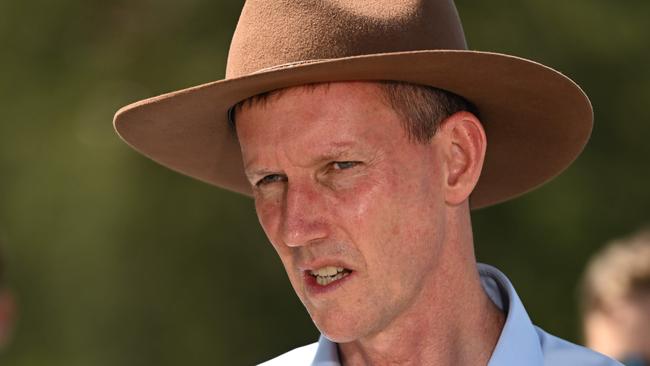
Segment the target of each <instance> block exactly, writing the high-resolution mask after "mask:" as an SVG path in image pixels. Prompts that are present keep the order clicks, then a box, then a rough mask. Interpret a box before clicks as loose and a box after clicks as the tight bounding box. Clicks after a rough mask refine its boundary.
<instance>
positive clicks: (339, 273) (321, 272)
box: [309, 266, 352, 286]
mask: <svg viewBox="0 0 650 366" xmlns="http://www.w3.org/2000/svg"><path fill="white" fill-rule="evenodd" d="M350 272H352V271H350V270H349V269H346V268H343V267H332V266H327V267H322V268H318V269H314V270H311V271H309V274H310V275H312V276H313V277H314V278H315V279H316V283H318V284H319V285H321V286H327V285H329V284H330V283H332V282H334V281H338V280H340V279H341V278H343V277H345V276H347V275H349V274H350Z"/></svg>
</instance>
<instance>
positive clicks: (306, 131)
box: [236, 82, 403, 155]
mask: <svg viewBox="0 0 650 366" xmlns="http://www.w3.org/2000/svg"><path fill="white" fill-rule="evenodd" d="M236 121H237V122H236V123H237V135H238V137H239V140H240V144H241V146H242V152H243V153H244V155H246V152H247V150H251V149H254V150H258V149H260V148H262V147H265V146H266V147H269V148H271V147H274V146H275V147H277V146H279V145H280V144H286V143H288V142H289V141H292V142H295V143H296V144H298V145H300V144H299V143H300V142H301V141H302V142H304V143H305V144H307V145H308V146H302V147H301V146H297V147H300V148H302V149H303V150H306V149H308V148H309V147H313V145H318V144H321V143H322V144H326V143H334V142H336V141H335V140H367V139H371V140H373V141H375V142H377V143H381V142H383V141H386V142H389V141H390V140H392V139H394V138H395V137H396V134H397V135H402V134H403V131H402V128H401V127H400V120H399V118H398V116H397V114H396V113H395V112H394V111H393V109H392V108H391V107H389V105H388V103H387V102H386V99H385V96H384V94H383V91H382V89H381V88H380V87H379V85H378V84H376V83H370V82H341V83H329V84H317V85H309V86H300V87H294V88H288V89H283V90H281V91H278V92H274V93H271V94H269V95H266V96H263V97H258V98H256V99H253V100H251V101H250V102H245V103H243V104H242V105H241V108H239V110H238V111H237V120H236ZM248 152H250V151H248Z"/></svg>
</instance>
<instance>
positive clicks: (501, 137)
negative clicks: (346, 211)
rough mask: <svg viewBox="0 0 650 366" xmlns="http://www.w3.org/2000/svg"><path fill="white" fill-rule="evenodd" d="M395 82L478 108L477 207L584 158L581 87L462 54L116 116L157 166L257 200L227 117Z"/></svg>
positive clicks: (217, 86)
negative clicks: (291, 98)
mask: <svg viewBox="0 0 650 366" xmlns="http://www.w3.org/2000/svg"><path fill="white" fill-rule="evenodd" d="M361 80H396V81H405V82H410V83H415V84H424V85H431V86H435V87H437V88H441V89H445V90H448V91H451V92H453V93H456V94H458V95H461V96H463V97H465V98H466V99H468V100H469V101H471V102H472V103H473V104H474V105H476V107H477V108H478V110H479V113H480V118H481V122H482V123H483V125H484V128H485V131H486V134H487V140H488V148H487V155H486V160H485V165H484V167H483V171H482V174H481V177H480V179H479V182H478V185H477V187H476V188H475V190H474V192H473V194H472V198H471V201H470V202H471V207H472V208H474V209H476V208H481V207H485V206H490V205H493V204H496V203H499V202H503V201H506V200H508V199H511V198H514V197H516V196H519V195H521V194H523V193H526V192H528V191H530V190H532V189H534V188H536V187H538V186H539V185H541V184H543V183H544V182H546V181H548V180H550V179H551V178H553V177H555V176H556V175H558V174H559V173H560V172H561V171H563V170H564V169H565V168H566V167H567V166H569V165H570V164H571V162H573V160H575V158H576V157H577V156H578V155H579V154H580V152H581V151H582V149H583V148H584V145H585V144H586V142H587V140H588V139H589V136H590V134H591V128H592V121H593V112H592V108H591V104H590V102H589V99H588V98H587V96H586V95H585V94H584V93H583V91H582V90H581V89H580V87H579V86H578V85H576V84H575V83H574V82H573V81H571V79H569V78H567V77H566V76H564V75H562V74H561V73H559V72H557V71H555V70H553V69H551V68H549V67H546V66H544V65H541V64H539V63H536V62H533V61H530V60H526V59H522V58H519V57H514V56H509V55H503V54H497V53H489V52H479V51H456V50H432V51H411V52H397V53H384V54H374V55H363V56H355V57H347V58H340V59H332V60H319V61H314V62H309V63H301V64H293V65H288V66H286V67H278V68H274V69H271V70H266V71H261V72H258V73H255V74H250V75H246V76H243V77H238V78H232V79H225V80H219V81H215V82H211V83H207V84H203V85H199V86H195V87H192V88H188V89H183V90H179V91H176V92H172V93H168V94H164V95H160V96H157V97H153V98H149V99H145V100H142V101H139V102H136V103H133V104H130V105H128V106H126V107H123V108H122V109H120V110H119V111H118V112H117V113H116V115H115V118H114V126H115V129H116V131H117V133H118V134H119V135H120V136H121V137H122V139H124V141H125V142H126V143H128V144H129V145H130V146H132V147H133V148H134V149H136V150H137V151H139V152H140V153H142V154H144V155H146V156H147V157H149V158H151V159H153V160H154V161H156V162H158V163H160V164H162V165H164V166H166V167H168V168H170V169H173V170H175V171H178V172H180V173H182V174H185V175H188V176H191V177H194V178H196V179H199V180H202V181H204V182H207V183H209V184H213V185H216V186H218V187H222V188H225V189H228V190H231V191H235V192H239V193H242V194H244V195H247V196H251V189H250V185H249V183H248V181H247V180H246V177H245V175H244V171H243V165H242V159H241V151H240V147H239V144H238V142H237V140H236V138H235V137H234V136H233V135H232V133H231V132H230V130H229V128H228V110H229V109H230V108H231V107H232V106H233V105H235V104H236V103H238V102H239V101H241V100H244V99H246V98H249V97H251V96H254V95H257V94H260V93H263V92H267V91H271V90H276V89H281V88H287V87H292V86H297V85H303V84H310V83H318V82H334V81H361Z"/></svg>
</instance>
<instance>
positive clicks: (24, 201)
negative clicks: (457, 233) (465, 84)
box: [0, 0, 650, 366]
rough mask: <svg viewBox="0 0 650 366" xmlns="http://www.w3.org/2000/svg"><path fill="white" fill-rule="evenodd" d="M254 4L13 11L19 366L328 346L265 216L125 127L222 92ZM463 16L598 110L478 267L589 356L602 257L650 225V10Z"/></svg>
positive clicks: (8, 15) (474, 34) (256, 354)
mask: <svg viewBox="0 0 650 366" xmlns="http://www.w3.org/2000/svg"><path fill="white" fill-rule="evenodd" d="M242 4H243V1H241V0H238V1H233V0H228V1H207V0H186V1H182V2H181V1H169V0H161V1H149V0H131V1H125V0H115V1H110V2H97V1H95V2H88V1H80V0H59V1H56V2H52V1H44V0H26V1H17V0H0V45H2V51H1V52H2V57H1V58H0V107H1V108H0V246H1V247H2V249H3V250H4V251H5V254H6V256H7V265H8V267H9V268H8V285H9V286H10V287H11V288H12V289H13V291H14V293H15V295H16V297H17V300H18V303H19V319H18V324H17V329H16V332H15V334H14V340H13V343H12V344H11V346H10V347H9V348H8V349H7V350H6V351H5V352H4V353H3V354H1V355H0V363H1V364H2V365H12V366H41V365H54V366H55V365H62V366H63V365H65V366H77V365H79V366H82V365H83V366H86V365H98V366H101V365H125V366H126V365H138V366H140V365H160V366H162V365H180V364H193V365H238V364H241V365H250V364H254V363H256V362H259V361H262V360H265V359H268V358H270V357H272V356H273V355H276V354H279V353H281V352H284V351H286V350H288V349H290V348H292V347H295V346H298V345H302V344H306V343H309V342H312V341H314V340H315V339H316V337H317V331H316V330H315V329H314V327H313V326H312V324H311V321H310V320H309V317H308V316H307V314H306V312H305V311H304V309H303V308H302V305H301V304H300V302H299V301H298V300H297V298H296V297H295V295H294V294H293V291H292V289H291V287H290V285H289V282H288V280H287V279H286V275H285V274H284V271H283V269H282V267H281V264H280V262H279V260H278V259H277V258H276V256H275V253H274V251H273V249H272V248H271V246H270V245H269V244H268V243H267V241H266V239H265V237H264V234H263V233H262V231H261V229H260V228H259V225H258V224H257V221H256V216H255V213H254V211H253V206H252V202H251V201H250V200H249V199H247V198H244V197H240V196H238V195H235V194H230V193H227V192H224V191H221V190H219V189H215V188H213V187H210V186H208V185H206V184H203V183H200V182H197V181H194V180H192V179H190V178H186V177H183V176H180V175H177V174H175V173H172V172H171V171H168V170H166V169H163V168H161V167H160V166H158V165H156V164H155V163H152V162H151V161H149V160H147V159H146V158H143V157H141V156H140V155H138V154H137V153H135V152H134V151H132V150H131V149H130V148H129V147H127V146H126V145H125V144H123V143H122V142H121V141H120V140H119V138H118V137H117V136H116V135H115V133H114V132H113V129H112V125H111V120H112V116H113V114H114V112H115V111H116V110H117V109H118V108H119V107H121V106H123V105H125V104H127V103H129V102H132V101H135V100H138V99H141V98H146V97H149V96H153V95H157V94H160V93H163V92H167V91H172V90H176V89H180V88H184V87H188V86H193V85H196V84H200V83H203V82H208V81H212V80H217V79H221V78H222V77H223V74H224V70H225V60H226V52H227V49H228V45H229V42H230V37H231V35H232V32H233V30H234V27H235V24H236V21H237V18H238V16H239V11H240V9H241V6H242ZM457 5H458V8H459V11H460V13H461V17H462V18H463V22H464V25H465V31H466V35H467V38H468V41H469V44H470V48H472V49H478V50H489V51H496V52H504V53H510V54H515V55H519V56H523V57H527V58H531V59H533V60H536V61H539V62H542V63H544V64H547V65H550V66H552V67H555V68H557V69H558V70H560V71H562V72H564V73H566V74H568V75H570V76H571V77H572V78H574V79H575V80H576V81H577V82H578V83H580V85H581V86H582V87H583V88H584V89H585V91H586V92H587V94H589V95H590V97H591V99H592V102H593V104H594V108H595V123H596V124H595V130H594V133H593V136H592V139H591V142H590V144H589V145H588V146H587V148H586V150H585V152H584V153H583V155H582V156H581V157H580V158H579V159H578V160H577V161H576V163H575V164H574V165H573V166H572V167H571V168H570V169H569V170H568V171H567V172H565V173H564V174H563V175H562V176H560V177H559V178H557V179H555V180H554V181H553V182H551V183H550V184H547V185H546V186H544V187H543V188H541V189H538V190H537V191H535V192H534V193H532V194H528V195H526V196H524V197H522V198H520V199H517V200H514V201H512V202H509V203H505V204H502V205H499V206H496V207H493V208H488V209H484V210H481V211H478V212H475V214H474V223H475V228H476V230H475V231H476V246H477V255H478V257H479V260H481V261H484V262H488V263H491V264H494V265H496V266H498V267H499V268H501V269H502V270H504V271H505V272H506V274H508V275H509V276H510V278H511V279H512V280H513V282H514V283H515V285H516V287H517V289H518V291H519V293H520V296H521V297H522V299H523V301H524V303H525V304H526V305H527V307H528V310H529V313H530V315H531V317H532V318H533V321H535V322H536V323H537V324H538V325H540V326H542V327H543V328H545V329H546V330H548V331H550V332H552V333H555V334H557V335H560V336H563V337H566V338H568V339H570V340H573V341H576V342H579V341H580V333H579V327H578V324H579V319H578V317H577V311H576V305H575V300H576V296H575V286H576V282H577V279H578V278H579V275H580V273H581V271H582V268H583V265H584V264H585V262H586V260H587V258H588V256H589V255H590V254H591V253H592V252H593V251H594V250H596V249H597V248H598V247H599V246H600V245H602V243H603V242H604V241H606V240H608V239H610V238H612V237H616V236H620V235H624V234H626V233H628V232H630V231H632V230H634V229H636V228H637V227H639V226H641V225H642V224H644V223H646V222H647V220H648V215H647V212H648V203H650V189H649V187H650V184H649V183H650V169H649V168H650V167H649V164H648V162H649V159H648V157H649V156H650V144H648V142H647V141H648V138H649V137H650V124H649V122H650V118H649V117H650V116H649V112H648V108H647V106H648V98H649V97H650V68H649V67H648V65H649V62H648V61H650V60H649V55H650V47H648V44H649V40H650V29H649V25H648V24H649V23H648V21H647V14H650V3H649V2H647V1H641V0H628V1H625V2H614V1H604V0H589V1H587V0H576V1H568V2H548V1H543V0H519V1H507V0H497V1H489V2H476V1H468V0H462V1H461V0H459V1H458V2H457Z"/></svg>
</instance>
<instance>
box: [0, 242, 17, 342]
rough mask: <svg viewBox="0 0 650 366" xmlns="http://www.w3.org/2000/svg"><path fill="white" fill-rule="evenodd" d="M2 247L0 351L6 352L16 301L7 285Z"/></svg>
mask: <svg viewBox="0 0 650 366" xmlns="http://www.w3.org/2000/svg"><path fill="white" fill-rule="evenodd" d="M1 249H2V247H0V351H2V350H4V349H5V348H6V347H7V345H8V344H9V340H10V339H11V332H12V330H13V322H14V313H15V308H16V306H15V301H14V297H13V294H12V292H11V291H10V290H9V288H8V287H7V285H6V275H5V260H4V259H5V258H4V256H3V252H2V250H1Z"/></svg>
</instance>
